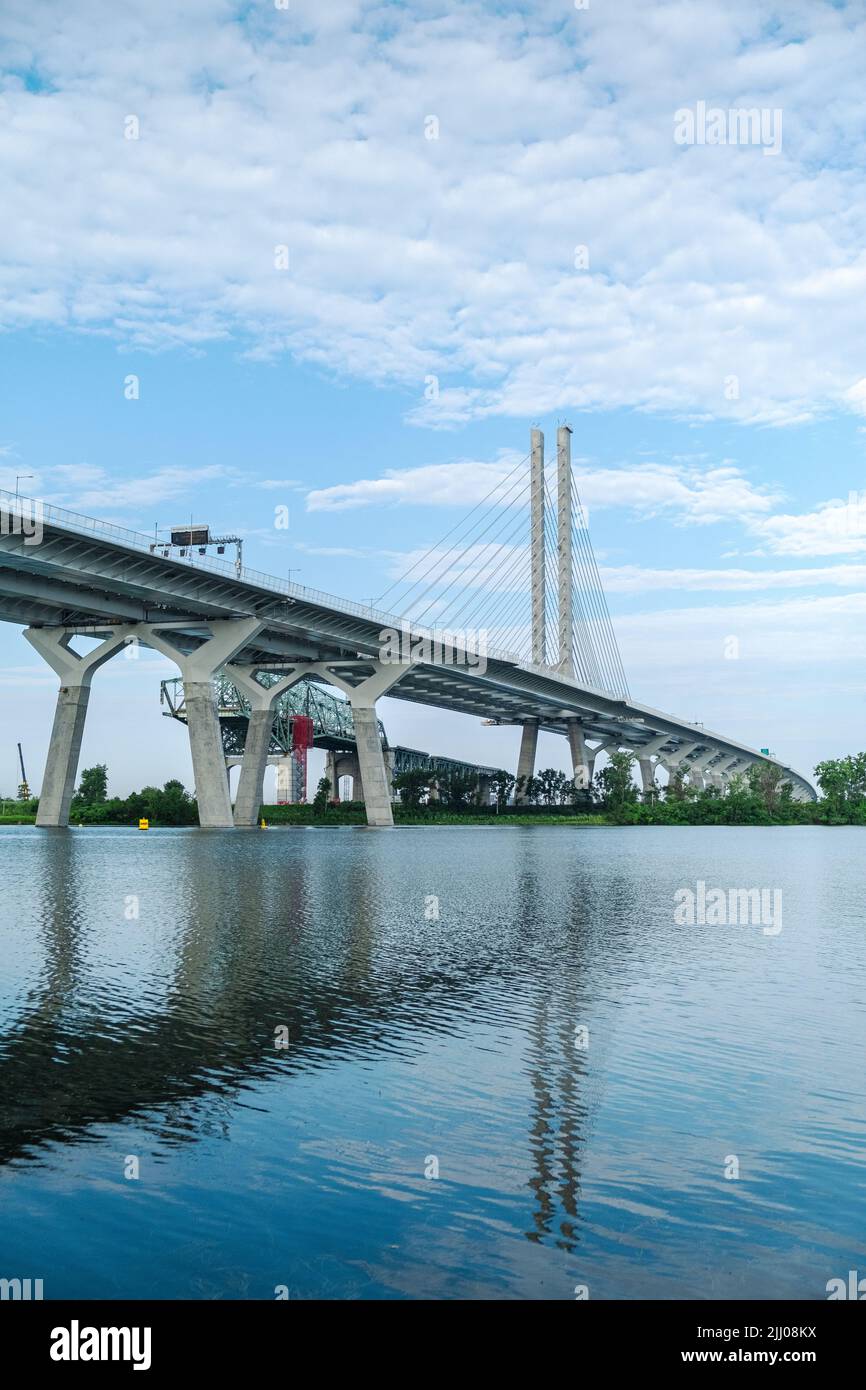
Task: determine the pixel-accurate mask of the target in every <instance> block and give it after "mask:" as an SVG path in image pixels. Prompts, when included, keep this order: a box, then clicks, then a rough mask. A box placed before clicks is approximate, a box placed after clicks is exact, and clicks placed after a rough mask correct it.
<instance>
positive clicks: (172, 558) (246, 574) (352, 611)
mask: <svg viewBox="0 0 866 1390" xmlns="http://www.w3.org/2000/svg"><path fill="white" fill-rule="evenodd" d="M7 499H8V501H7ZM10 503H11V506H10ZM25 503H27V504H29V505H30V506H31V507H33V508H38V509H39V513H38V514H39V515H41V518H42V520H43V523H47V524H48V525H50V526H58V527H60V528H61V529H62V530H64V531H72V532H74V533H76V534H78V535H83V536H94V537H100V538H101V539H103V540H109V541H115V542H117V543H118V544H119V545H124V546H126V547H127V548H128V549H130V550H137V551H139V552H141V553H142V554H145V555H154V556H156V555H157V552H158V551H159V550H160V549H161V548H162V547H163V546H164V545H165V544H166V542H165V541H160V540H158V539H157V538H156V537H151V536H147V535H145V534H144V532H143V531H133V530H131V529H130V528H129V527H127V526H118V525H117V524H116V522H113V521H100V520H99V519H98V518H97V517H93V516H86V515H85V514H84V513H82V512H72V511H69V510H68V509H67V508H66V507H58V506H56V505H55V504H54V503H53V502H43V501H42V500H41V499H39V498H33V497H24V496H16V495H15V494H14V493H11V492H7V491H6V489H5V488H0V509H2V510H5V511H9V512H15V511H18V512H19V513H20V512H21V510H22V508H23V504H25ZM27 515H28V516H29V515H33V513H32V512H28V513H27ZM158 558H159V559H166V560H168V561H169V562H170V563H171V564H176V565H188V566H191V567H192V568H193V569H200V570H204V571H206V572H208V573H211V574H220V575H225V576H226V577H227V578H229V579H240V580H241V581H242V582H243V583H246V584H254V585H255V586H256V587H257V588H259V589H270V590H273V592H274V593H278V594H285V595H286V596H287V597H288V598H294V599H300V600H302V601H303V602H305V603H311V604H315V605H316V606H317V607H320V608H333V609H335V610H336V611H337V612H340V613H345V614H346V615H347V616H349V617H353V618H365V619H367V620H369V621H370V622H374V623H379V624H380V626H382V627H388V628H396V629H398V630H399V629H400V627H401V624H403V623H408V619H406V618H401V617H396V616H395V615H394V614H393V613H383V612H380V611H379V610H378V609H376V608H374V607H373V605H372V604H364V603H356V602H355V601H354V599H347V598H341V597H340V596H339V595H338V594H329V593H326V592H325V591H324V590H323V589H309V588H307V586H306V585H305V584H293V583H292V582H291V580H288V579H280V578H279V577H278V576H277V575H275V574H266V573H265V572H264V571H263V570H254V569H249V568H248V567H247V566H246V565H245V566H244V567H243V569H242V570H241V572H240V575H238V573H237V570H236V568H235V565H234V562H233V561H232V560H221V559H220V558H219V556H217V555H193V554H189V555H187V556H186V557H185V558H184V559H181V558H180V557H179V556H176V555H169V556H163V555H162V554H159V555H158ZM409 626H410V630H411V633H412V637H413V638H426V639H427V640H428V641H434V640H435V639H436V633H435V631H434V629H432V628H428V627H418V626H416V625H415V624H412V623H410V624H409ZM485 655H486V656H489V657H492V658H493V659H494V661H508V662H511V663H513V664H514V665H515V666H519V665H520V657H519V656H517V655H516V653H514V652H510V651H505V650H500V649H498V648H495V647H488V648H487V650H486V652H485Z"/></svg>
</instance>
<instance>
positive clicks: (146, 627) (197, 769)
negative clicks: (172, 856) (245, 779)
mask: <svg viewBox="0 0 866 1390" xmlns="http://www.w3.org/2000/svg"><path fill="white" fill-rule="evenodd" d="M262 626H263V624H262V623H261V622H260V621H259V619H258V618H220V619H215V620H214V621H212V622H210V623H208V628H209V630H210V633H211V636H210V638H209V639H208V640H207V641H205V642H203V643H202V644H201V646H199V647H196V649H195V650H194V651H192V652H184V651H182V650H181V649H180V648H178V647H177V646H176V645H175V643H174V642H173V641H172V640H171V636H172V629H171V627H170V626H169V625H165V626H157V625H155V624H150V623H140V624H138V625H137V628H136V629H135V630H136V632H137V634H138V635H139V636H140V639H141V641H142V642H144V643H145V644H146V645H147V646H148V647H153V648H154V649H155V650H156V651H158V652H162V654H163V656H167V657H168V658H169V660H170V661H173V662H174V663H175V665H176V666H177V667H178V668H179V670H180V674H181V677H182V679H183V698H184V705H185V707H186V722H187V728H188V730H189V747H190V753H191V754H192V769H193V776H194V778H195V795H196V800H197V801H198V820H199V825H201V826H203V827H205V828H207V829H223V830H224V829H228V828H229V827H230V826H232V825H234V820H233V818H232V803H231V797H230V795H229V779H228V770H227V768H226V763H225V754H224V752H223V745H222V736H221V734H220V725H219V714H218V711H217V708H216V701H215V696H214V685H213V678H214V676H215V675H216V673H217V671H219V670H220V668H221V667H222V666H225V665H226V663H227V662H229V661H231V659H232V657H233V656H236V655H237V653H238V652H239V651H241V650H242V649H243V648H244V647H245V646H246V645H247V643H248V642H249V641H250V640H251V639H252V638H253V637H255V636H256V635H257V634H258V633H259V632H261V630H262ZM241 776H243V769H242V770H241Z"/></svg>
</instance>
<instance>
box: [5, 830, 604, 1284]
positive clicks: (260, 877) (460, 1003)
mask: <svg viewBox="0 0 866 1390" xmlns="http://www.w3.org/2000/svg"><path fill="white" fill-rule="evenodd" d="M454 833H455V832H453V831H452V832H445V834H449V835H450V836H451V837H453V836H454ZM495 833H496V834H497V836H498V834H499V832H495ZM408 834H409V835H411V834H412V832H408ZM457 834H459V832H457ZM375 838H376V837H370V836H367V835H366V834H365V832H363V831H360V832H353V831H309V832H303V831H298V832H294V833H292V832H288V833H286V832H283V833H280V832H273V833H270V834H268V835H262V836H259V837H256V838H255V840H254V841H253V842H244V843H243V845H242V846H240V845H239V842H238V841H237V839H234V838H233V837H232V836H230V835H224V834H220V833H216V834H213V835H210V836H197V835H195V834H191V833H189V832H184V831H176V832H172V831H166V832H156V833H151V835H150V836H149V837H147V839H146V840H145V839H144V837H141V838H138V837H137V836H136V835H135V833H133V832H125V831H118V830H106V831H101V830H92V831H85V832H81V833H80V834H73V835H71V836H70V835H67V836H64V835H62V834H59V833H54V832H42V833H40V832H34V831H21V832H17V833H16V835H15V837H14V844H13V836H12V835H11V834H10V835H9V836H8V837H4V839H3V840H2V842H0V854H2V852H3V851H4V850H5V852H6V858H7V861H10V862H11V857H14V862H15V864H16V865H17V872H16V873H15V874H13V875H12V879H11V882H12V884H13V887H12V889H11V892H10V891H7V895H6V903H5V909H4V912H3V938H4V943H3V944H4V947H5V950H6V951H8V952H11V954H12V956H13V957H14V956H15V955H16V953H17V954H19V955H20V954H21V953H22V951H23V954H24V957H25V959H24V960H22V962H21V966H22V970H23V975H22V978H21V979H20V981H19V988H17V989H16V988H14V987H12V988H9V987H7V991H6V992H5V999H4V998H3V996H0V1000H2V1008H0V1020H2V1038H0V1164H2V1165H3V1166H5V1167H8V1166H10V1165H11V1166H12V1168H13V1169H14V1170H16V1171H20V1170H21V1169H22V1167H23V1168H25V1169H26V1168H28V1167H29V1166H30V1165H33V1164H39V1165H45V1164H48V1165H49V1166H53V1165H54V1164H55V1163H56V1162H57V1161H58V1155H60V1156H62V1155H63V1154H64V1153H68V1152H69V1151H70V1150H71V1149H73V1148H75V1147H76V1146H80V1145H84V1144H92V1143H94V1142H95V1141H96V1140H98V1139H99V1138H100V1137H101V1136H103V1135H104V1134H105V1133H106V1130H107V1129H109V1128H110V1127H115V1126H125V1125H127V1124H132V1125H135V1126H136V1127H140V1126H143V1127H144V1130H145V1131H146V1133H147V1134H148V1135H149V1136H150V1139H151V1142H152V1144H153V1145H154V1146H155V1147H156V1148H157V1149H159V1150H160V1151H161V1152H166V1151H170V1150H171V1149H172V1148H173V1147H176V1146H187V1145H194V1144H196V1143H197V1142H198V1141H200V1140H201V1139H202V1138H203V1136H204V1135H209V1134H212V1133H213V1132H214V1127H215V1124H216V1130H217V1132H222V1133H224V1135H225V1137H229V1136H230V1135H231V1133H232V1130H233V1127H234V1123H235V1120H236V1117H237V1115H236V1107H237V1105H238V1104H252V1105H255V1106H257V1107H261V1108H262V1111H263V1113H266V1112H267V1110H268V1108H269V1106H270V1103H271V1098H272V1097H273V1095H274V1088H277V1089H278V1090H279V1091H280V1092H281V1093H282V1094H283V1098H285V1096H286V1095H288V1096H289V1097H290V1096H291V1090H292V1087H293V1085H294V1084H295V1082H296V1080H298V1079H299V1078H301V1077H303V1076H304V1075H305V1074H308V1073H321V1072H322V1071H328V1070H329V1069H332V1068H340V1067H342V1066H345V1065H346V1064H349V1065H351V1066H358V1065H361V1066H372V1067H374V1068H375V1066H376V1064H377V1062H378V1061H379V1060H381V1059H382V1058H383V1057H387V1058H389V1059H390V1060H392V1061H394V1060H396V1061H397V1062H398V1063H399V1064H400V1065H402V1066H405V1067H407V1068H410V1069H413V1070H415V1071H418V1070H423V1069H424V1067H425V1066H426V1065H428V1063H429V1056H430V1052H431V1049H432V1053H433V1054H434V1055H435V1053H436V1051H437V1048H438V1047H439V1046H440V1044H442V1045H444V1046H445V1049H446V1051H450V1050H451V1048H452V1047H453V1046H454V1041H455V1039H459V1038H460V1036H461V1034H463V1033H465V1032H466V1031H467V1029H468V1028H469V1027H470V1024H471V1025H472V1026H473V1027H474V1026H475V1025H477V1024H478V1023H479V1022H480V1023H482V1024H483V1033H484V1039H483V1052H484V1053H485V1054H486V1059H485V1060H486V1061H487V1063H489V1060H490V1057H491V1055H492V1056H493V1057H495V1055H496V1053H497V1052H501V1054H502V1059H503V1060H502V1068H503V1071H502V1075H503V1076H504V1075H505V1074H506V1073H508V1072H511V1071H512V1069H515V1070H516V1075H517V1076H520V1077H522V1078H523V1081H522V1082H521V1084H522V1085H525V1086H526V1097H525V1098H526V1103H527V1108H526V1110H525V1112H524V1116H523V1120H522V1121H521V1122H520V1123H519V1127H518V1133H517V1134H512V1135H510V1136H509V1139H508V1144H509V1146H510V1147H511V1149H512V1150H513V1148H514V1145H515V1144H517V1145H518V1146H519V1147H520V1148H521V1149H522V1152H521V1154H520V1157H519V1161H518V1169H519V1170H520V1171H521V1177H520V1179H519V1185H518V1190H517V1192H516V1193H512V1194H510V1196H509V1200H513V1199H514V1198H515V1197H516V1199H517V1205H518V1208H522V1209H523V1212H524V1215H523V1217H522V1218H521V1223H522V1226H523V1227H524V1228H525V1229H524V1234H525V1235H526V1236H528V1237H529V1239H531V1240H532V1241H535V1242H544V1241H555V1242H556V1243H557V1244H558V1245H559V1246H560V1248H562V1249H566V1250H571V1249H573V1248H574V1244H575V1241H576V1239H577V1222H578V1219H579V1172H580V1152H581V1142H582V1133H583V1126H584V1122H585V1118H586V1113H587V1101H586V1097H585V1095H584V1093H583V1067H584V1054H583V1053H582V1052H581V1050H580V1049H579V1048H577V1047H576V1046H575V1027H576V1024H577V1023H578V1022H581V1023H582V1022H585V1021H586V1020H587V1018H588V1015H589V1012H590V1011H589V1005H588V1002H587V1000H586V999H585V998H584V997H583V995H582V985H581V981H582V979H584V977H585V973H586V969H587V967H588V963H589V961H590V959H591V957H592V954H593V951H594V949H595V934H594V931H593V928H592V925H591V924H592V921H593V919H595V920H596V921H598V920H600V918H599V914H598V912H597V911H595V909H594V907H593V884H592V877H591V875H590V874H589V873H588V872H587V870H586V868H585V867H582V866H581V865H580V863H579V861H576V862H575V864H574V866H573V868H572V869H571V870H570V871H569V876H568V877H569V890H570V891H569V893H568V895H567V897H564V898H562V899H561V901H562V902H563V903H564V902H566V901H567V902H569V903H570V904H573V906H569V908H568V910H567V913H566V916H565V917H564V918H563V919H562V920H560V921H559V923H558V925H557V927H556V928H554V929H552V928H551V926H550V925H549V923H548V925H546V926H545V927H544V928H543V929H542V923H543V922H544V920H545V913H547V915H548V917H549V909H550V903H549V892H548V893H547V894H546V892H545V884H544V882H543V873H542V866H541V865H540V864H539V863H538V862H537V860H536V858H535V854H534V850H533V843H532V840H531V838H529V839H526V840H525V841H522V842H521V841H520V840H518V839H516V838H515V837H514V836H513V835H512V840H511V846H512V848H518V846H519V847H520V848H519V853H518V855H517V857H516V858H514V857H513V856H512V855H511V854H509V856H508V859H507V861H500V862H499V864H498V867H497V865H496V864H495V863H493V862H491V864H490V866H489V867H488V868H485V867H484V865H483V864H479V863H477V862H475V863H474V865H473V878H474V881H475V886H474V888H470V889H469V891H468V893H467V888H466V886H465V885H462V884H461V886H458V885H457V884H455V883H454V882H453V881H450V880H446V881H445V882H443V881H442V864H443V860H442V857H441V855H442V850H443V849H444V848H445V845H444V843H443V842H442V841H441V840H439V841H438V842H437V843H436V844H435V847H434V848H435V853H434V854H433V857H432V858H430V857H429V851H430V844H431V842H430V841H429V839H426V838H425V840H424V841H422V840H420V839H418V838H417V837H416V838H415V839H414V840H413V839H406V840H404V841H403V843H402V846H401V848H402V849H403V850H405V853H404V854H399V853H398V854H396V855H395V852H394V851H395V842H394V840H393V839H392V838H389V841H388V845H389V848H388V847H383V842H380V843H379V844H378V845H377V844H376V843H375V842H374V841H375ZM452 845H453V848H454V850H455V851H457V850H458V849H459V850H460V852H465V851H466V849H468V843H467V842H466V841H465V840H464V841H463V844H462V847H461V846H460V844H459V841H457V840H455V839H452ZM481 847H482V849H483V848H484V842H483V841H482V842H481ZM422 848H423V849H424V851H425V852H424V854H422V856H421V859H420V861H419V859H418V854H417V852H418V850H420V849H422ZM473 858H474V856H473ZM497 858H498V856H497ZM444 862H445V863H447V862H448V860H447V856H446V860H445V861H444ZM504 862H507V863H508V865H509V868H508V872H507V873H506V874H503V873H502V867H503V863H504ZM9 881H10V880H9V879H7V882H9ZM469 882H470V883H471V882H472V879H470V880H469ZM479 887H481V889H482V892H481V896H480V898H479V896H478V889H479ZM437 890H438V897H439V917H438V919H437V918H436V916H435V911H434V915H432V916H431V915H430V903H431V900H432V895H436V894H437ZM578 905H582V906H578ZM136 911H137V912H138V914H139V915H138V917H136V916H135V915H134V914H135V912H136ZM130 914H131V915H130ZM552 930H553V934H554V939H555V940H556V949H555V950H554V952H553V956H552V957H551V955H550V954H549V948H550V947H551V945H552V944H553V943H552V936H551V932H552ZM34 950H35V952H36V955H34V956H33V958H30V952H33V951H34ZM37 955H38V962H37V958H36V956H37ZM14 973H15V972H13V976H14ZM506 999H508V1000H510V1001H512V1004H511V1007H510V1010H509V1012H510V1014H511V1016H507V1015H505V1014H503V1013H502V1012H501V1005H502V1001H503V1000H506ZM280 1028H286V1029H287V1030H288V1038H289V1046H288V1048H287V1049H285V1050H279V1049H277V1048H275V1045H274V1041H275V1030H278V1029H280ZM459 1046H460V1048H461V1050H462V1051H463V1052H464V1053H465V1052H466V1048H467V1047H470V1048H471V1044H469V1043H467V1044H465V1045H464V1044H460V1045H459ZM468 1060H469V1072H470V1073H471V1072H472V1071H473V1070H474V1068H473V1065H472V1063H471V1057H470V1058H469V1059H468ZM465 1062H466V1059H465V1058H464V1062H463V1063H461V1066H462V1065H465ZM497 1070H498V1068H497V1067H496V1066H494V1077H495V1074H496V1072H497ZM508 1084H509V1086H511V1085H512V1084H513V1083H512V1082H509V1083H508ZM452 1086H459V1079H458V1078H457V1077H452V1078H451V1080H450V1081H448V1080H447V1079H446V1080H445V1081H441V1080H440V1082H439V1083H437V1089H439V1090H440V1094H442V1095H447V1094H448V1091H449V1088H450V1087H452ZM299 1103H300V1104H303V1103H304V1102H303V1100H302V1101H300V1102H299ZM448 1105H449V1108H453V1109H455V1110H456V1111H457V1112H460V1111H461V1110H462V1106H463V1101H462V1098H461V1097H460V1096H459V1095H452V1096H450V1098H449V1100H448ZM412 1108H413V1110H415V1111H416V1113H417V1112H419V1111H423V1108H424V1096H423V1089H422V1090H421V1091H419V1092H418V1093H416V1094H414V1096H413V1099H412ZM439 1118H440V1117H439V1116H438V1115H437V1114H435V1113H434V1114H431V1116H430V1124H429V1125H428V1127H427V1134H428V1136H429V1137H427V1138H426V1142H424V1143H422V1144H421V1146H420V1147H421V1149H423V1150H424V1152H419V1153H418V1154H417V1156H416V1155H413V1160H414V1161H415V1162H416V1166H417V1174H416V1175H414V1177H417V1178H420V1179H423V1163H422V1160H423V1159H424V1157H425V1156H426V1152H427V1151H436V1152H437V1153H438V1155H439V1160H440V1162H441V1164H442V1168H443V1176H446V1175H452V1176H453V1174H454V1172H455V1169H458V1170H459V1168H460V1166H461V1164H462V1163H463V1162H464V1161H465V1160H464V1159H462V1158H461V1159H458V1157H457V1155H456V1154H454V1155H452V1154H450V1153H449V1147H450V1144H449V1140H448V1139H447V1136H444V1135H442V1134H437V1133H436V1130H437V1128H438V1122H439ZM494 1118H495V1116H494ZM512 1118H513V1117H512ZM308 1119H309V1117H305V1116H304V1115H303V1114H302V1113H301V1114H299V1115H298V1125H299V1127H300V1128H303V1126H304V1124H305V1123H307V1121H308ZM511 1122H512V1120H511V1119H510V1120H509V1123H511ZM497 1123H498V1121H497ZM519 1130H522V1131H523V1133H522V1138H521V1137H520V1134H519ZM422 1131H423V1126H422ZM350 1138H351V1136H349V1135H346V1140H347V1142H349V1141H350ZM399 1148H400V1146H399V1145H398V1148H397V1152H395V1155H394V1159H395V1174H397V1173H399V1171H400V1168H401V1165H402V1164H403V1161H404V1160H403V1156H402V1155H401V1154H400V1152H399ZM506 1166H507V1165H506ZM471 1172H472V1162H471V1161H470V1163H469V1166H468V1168H467V1172H466V1176H467V1177H470V1180H471ZM410 1176H411V1175H410ZM514 1176H515V1175H514V1174H513V1173H508V1174H503V1181H504V1182H505V1183H506V1185H508V1184H510V1183H511V1182H512V1181H513V1179H514ZM414 1177H412V1181H413V1182H414ZM476 1177H477V1178H478V1180H479V1181H481V1182H482V1184H483V1187H484V1189H487V1188H489V1187H490V1186H491V1178H490V1174H489V1172H488V1173H484V1174H483V1176H481V1175H480V1174H476ZM396 1180H397V1179H396V1176H395V1178H394V1181H396ZM402 1180H404V1181H405V1180H407V1175H406V1174H405V1173H404V1174H403V1178H402ZM239 1181H241V1182H242V1179H241V1177H240V1174H239ZM410 1186H411V1183H410ZM492 1186H493V1187H494V1188H495V1187H496V1182H495V1180H494V1181H493V1182H492ZM415 1188H416V1192H415V1195H416V1197H417V1196H418V1195H419V1193H420V1197H421V1199H424V1198H426V1197H427V1196H428V1195H429V1196H430V1197H431V1198H432V1197H433V1194H432V1190H431V1187H430V1186H429V1185H428V1184H425V1183H424V1182H423V1181H422V1182H421V1186H420V1188H418V1185H417V1183H416V1184H415ZM521 1191H522V1194H523V1195H522V1196H521V1195H520V1192H521ZM237 1195H238V1201H239V1203H242V1202H243V1195H244V1194H243V1192H242V1191H240V1190H239V1191H238V1194H237ZM464 1195H466V1194H464ZM487 1200H489V1194H488V1198H487ZM386 1243H387V1242H386ZM0 1244H2V1242H0ZM127 1292H130V1291H127ZM133 1292H134V1291H133Z"/></svg>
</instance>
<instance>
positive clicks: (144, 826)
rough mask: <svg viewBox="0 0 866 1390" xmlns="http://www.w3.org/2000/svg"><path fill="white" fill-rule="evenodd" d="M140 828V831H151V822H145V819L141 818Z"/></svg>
mask: <svg viewBox="0 0 866 1390" xmlns="http://www.w3.org/2000/svg"><path fill="white" fill-rule="evenodd" d="M138 828H139V830H149V829H150V821H149V820H145V818H144V817H143V816H142V818H141V819H140V820H139V822H138Z"/></svg>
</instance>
